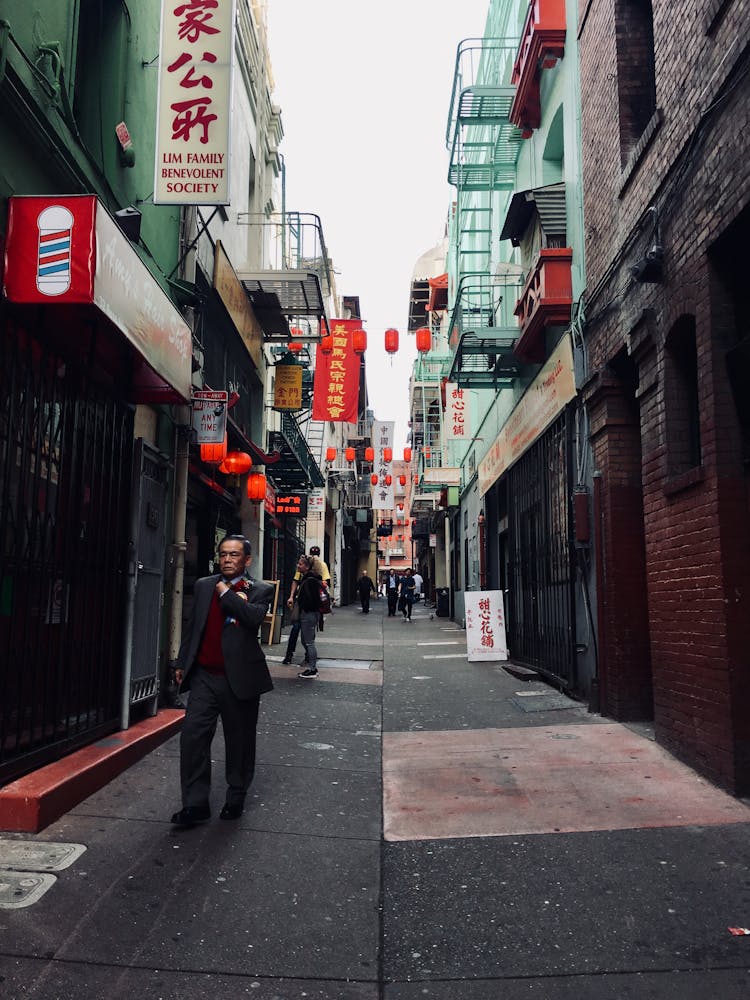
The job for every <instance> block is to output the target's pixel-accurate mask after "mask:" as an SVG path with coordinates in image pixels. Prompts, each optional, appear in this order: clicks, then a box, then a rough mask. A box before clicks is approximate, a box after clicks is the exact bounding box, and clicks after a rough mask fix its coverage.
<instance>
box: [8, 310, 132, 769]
mask: <svg viewBox="0 0 750 1000" xmlns="http://www.w3.org/2000/svg"><path fill="white" fill-rule="evenodd" d="M0 319H2V317H1V316H0ZM0 398H1V399H2V400H3V406H2V410H1V411H0V783H4V782H6V781H8V780H10V779H11V778H13V777H15V776H17V775H19V774H22V773H25V772H28V771H30V770H33V769H34V768H35V767H38V766H40V765H41V764H44V763H47V762H49V761H52V760H56V759H58V758H60V757H61V756H63V755H64V754H65V753H67V752H68V751H69V750H70V749H72V748H73V747H75V746H80V745H83V744H85V743H90V742H92V740H94V739H96V738H97V736H99V735H102V734H104V733H106V732H111V731H112V730H114V729H116V728H117V723H118V708H119V697H120V690H121V683H122V682H121V678H122V634H123V630H122V622H123V616H122V606H123V589H124V588H123V582H124V575H123V572H122V568H123V565H124V556H125V552H126V548H125V546H126V542H127V534H126V532H127V523H128V521H127V514H128V511H127V507H128V502H129V497H130V459H131V440H132V413H131V411H130V410H129V409H128V408H127V407H126V406H124V405H122V404H121V403H119V402H116V401H114V400H112V399H108V398H103V397H102V395H101V394H100V393H99V392H98V390H97V388H96V386H95V385H93V384H92V383H91V382H90V381H89V380H87V378H86V374H85V372H83V371H80V370H78V371H76V370H74V369H73V366H71V365H70V364H69V363H66V361H65V359H63V358H62V357H60V356H58V355H56V354H54V353H53V352H51V351H49V350H46V349H45V348H44V346H43V345H42V344H41V343H39V342H38V341H37V340H35V339H34V338H33V337H32V336H31V335H30V334H29V333H28V332H27V331H26V330H24V329H23V328H21V327H20V326H14V325H12V324H11V323H10V322H9V323H8V324H7V325H0Z"/></svg>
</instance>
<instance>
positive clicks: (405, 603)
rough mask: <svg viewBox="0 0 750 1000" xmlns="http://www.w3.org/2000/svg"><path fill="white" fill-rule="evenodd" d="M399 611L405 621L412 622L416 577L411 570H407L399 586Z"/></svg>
mask: <svg viewBox="0 0 750 1000" xmlns="http://www.w3.org/2000/svg"><path fill="white" fill-rule="evenodd" d="M398 606H399V609H400V610H401V611H402V612H403V615H404V621H405V622H406V621H409V622H410V621H411V609H412V607H413V606H414V577H413V576H412V572H411V569H408V568H407V569H406V570H405V571H404V575H403V576H402V577H401V584H400V586H399V601H398Z"/></svg>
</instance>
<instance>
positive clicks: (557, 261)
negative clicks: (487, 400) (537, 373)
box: [513, 247, 573, 364]
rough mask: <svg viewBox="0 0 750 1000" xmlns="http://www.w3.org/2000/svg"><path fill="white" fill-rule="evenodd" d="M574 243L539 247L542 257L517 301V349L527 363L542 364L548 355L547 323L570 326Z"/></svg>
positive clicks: (518, 355)
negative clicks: (518, 333) (559, 247)
mask: <svg viewBox="0 0 750 1000" xmlns="http://www.w3.org/2000/svg"><path fill="white" fill-rule="evenodd" d="M572 263H573V251H572V249H571V248H570V247H564V248H562V249H546V250H540V251H539V257H538V258H537V262H536V264H535V265H534V268H533V270H532V272H531V274H530V275H529V277H528V279H527V281H526V284H525V285H524V288H523V291H522V293H521V297H520V298H519V300H518V302H517V303H516V308H515V313H516V316H518V325H519V327H520V329H521V334H520V336H519V338H518V340H517V341H516V346H515V348H514V350H513V353H514V354H515V355H516V357H517V358H518V359H519V360H520V361H522V362H523V363H524V364H541V362H543V361H544V360H545V357H546V349H545V343H544V332H545V330H546V329H547V327H551V326H566V325H567V324H568V323H569V322H570V310H571V307H572V305H573V285H572V276H571V266H572Z"/></svg>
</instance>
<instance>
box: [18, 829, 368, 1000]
mask: <svg viewBox="0 0 750 1000" xmlns="http://www.w3.org/2000/svg"><path fill="white" fill-rule="evenodd" d="M73 831H75V837H76V839H77V841H78V842H81V843H88V845H89V850H88V851H87V852H86V854H85V855H84V857H85V865H83V864H80V865H76V866H74V867H72V868H70V869H67V870H66V871H65V872H61V873H60V874H59V876H58V880H57V883H56V885H55V886H54V887H53V888H52V889H51V890H50V892H49V893H47V896H46V897H45V899H44V902H43V904H42V905H36V906H32V907H29V908H27V909H25V910H19V911H17V912H16V913H14V916H13V920H12V921H9V922H7V925H6V926H5V927H4V928H3V951H4V952H5V954H6V955H9V954H12V955H15V956H20V957H27V958H32V957H37V958H44V957H45V956H49V957H52V956H53V957H54V958H55V959H57V960H60V961H65V962H78V963H92V964H95V965H114V966H122V967H133V966H137V967H141V968H151V969H156V968H163V967H167V968H171V969H175V970H183V971H185V972H192V971H203V972H208V973H212V974H222V973H223V974H231V975H238V976H278V977H281V978H292V979H308V978H314V979H333V980H339V981H341V980H346V979H352V980H355V981H358V980H360V979H361V978H366V979H367V978H370V977H372V978H373V979H374V978H375V977H376V976H377V968H378V944H379V936H378V920H377V914H378V901H379V863H380V844H379V843H378V842H375V843H372V842H367V841H357V840H346V839H342V838H338V839H334V838H324V837H315V836H312V835H310V834H308V833H306V831H305V830H301V831H299V834H298V835H296V836H284V835H281V834H278V833H276V834H266V833H258V832H257V831H254V830H251V829H244V828H241V827H238V826H237V825H236V824H229V823H222V822H220V821H218V820H214V821H212V822H210V823H207V824H205V825H202V826H200V827H196V828H194V829H192V830H187V831H179V832H173V831H171V830H170V828H169V827H168V825H167V824H166V823H165V824H154V823H139V822H137V821H134V820H129V821H122V822H118V821H107V820H101V819H87V818H86V817H79V818H75V819H74V818H68V819H66V820H64V821H61V823H60V824H59V825H58V826H57V827H56V828H55V830H54V835H55V839H56V840H60V839H61V837H69V838H71V839H72V834H73ZM106 995H109V994H106Z"/></svg>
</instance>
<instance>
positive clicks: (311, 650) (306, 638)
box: [299, 611, 319, 667]
mask: <svg viewBox="0 0 750 1000" xmlns="http://www.w3.org/2000/svg"><path fill="white" fill-rule="evenodd" d="M318 617H319V615H318V612H317V611H301V612H300V616H299V624H300V631H301V633H302V645H303V646H304V647H305V659H306V660H307V662H308V664H309V665H310V666H311V667H314V666H315V664H316V663H317V662H318V650H317V649H316V648H315V629H316V628H317V625H318Z"/></svg>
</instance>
